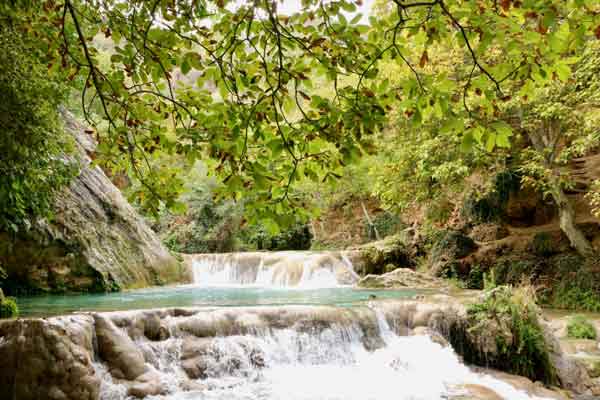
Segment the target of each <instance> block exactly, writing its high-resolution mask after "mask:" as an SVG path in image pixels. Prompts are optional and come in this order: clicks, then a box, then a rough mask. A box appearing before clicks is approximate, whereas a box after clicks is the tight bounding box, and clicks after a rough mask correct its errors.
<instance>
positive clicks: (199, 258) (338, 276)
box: [192, 251, 358, 289]
mask: <svg viewBox="0 0 600 400" xmlns="http://www.w3.org/2000/svg"><path fill="white" fill-rule="evenodd" d="M192 269H193V274H194V283H195V284H196V285H199V286H232V285H255V286H262V287H287V288H290V287H296V288H303V289H316V288H331V287H337V286H343V285H351V284H353V283H355V282H356V281H357V280H358V275H357V274H356V272H354V269H353V266H352V263H351V262H350V260H349V259H348V257H347V256H346V255H345V253H344V252H306V251H282V252H269V253H266V252H264V253H263V252H248V253H227V254H196V255H194V256H193V261H192Z"/></svg>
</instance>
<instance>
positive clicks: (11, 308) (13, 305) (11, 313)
mask: <svg viewBox="0 0 600 400" xmlns="http://www.w3.org/2000/svg"><path fill="white" fill-rule="evenodd" d="M18 315H19V307H18V306H17V300H16V299H15V298H13V297H3V298H2V299H0V318H15V317H17V316H18Z"/></svg>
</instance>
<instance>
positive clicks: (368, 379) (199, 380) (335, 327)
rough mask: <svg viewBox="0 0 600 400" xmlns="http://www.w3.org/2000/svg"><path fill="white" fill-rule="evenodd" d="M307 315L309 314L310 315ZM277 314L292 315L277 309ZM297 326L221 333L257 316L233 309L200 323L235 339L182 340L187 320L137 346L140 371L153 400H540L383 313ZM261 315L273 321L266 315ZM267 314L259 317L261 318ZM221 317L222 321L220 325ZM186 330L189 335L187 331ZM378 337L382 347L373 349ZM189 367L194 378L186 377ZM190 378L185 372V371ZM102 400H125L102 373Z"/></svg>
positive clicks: (343, 314)
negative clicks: (397, 326)
mask: <svg viewBox="0 0 600 400" xmlns="http://www.w3.org/2000/svg"><path fill="white" fill-rule="evenodd" d="M311 310H312V311H311ZM282 312H284V313H285V312H290V311H289V310H285V309H282ZM294 312H296V313H297V314H296V319H297V322H291V321H292V318H290V321H289V322H290V323H289V324H284V323H282V322H281V321H275V320H273V321H272V322H270V323H271V325H267V326H264V325H256V326H255V327H254V328H253V329H246V332H245V333H243V332H238V331H235V330H232V329H231V327H226V326H223V325H222V324H223V322H224V321H231V316H233V315H235V316H236V317H237V319H238V320H239V321H246V323H250V324H253V323H255V322H256V321H257V320H258V319H259V315H262V314H260V313H259V314H248V313H249V311H247V310H244V309H240V310H239V311H235V312H232V313H225V312H224V311H216V312H215V313H216V314H213V315H210V316H207V315H200V316H199V317H198V318H201V319H202V320H203V321H213V322H214V324H217V325H219V326H221V327H222V329H225V330H224V332H225V331H231V332H234V331H235V334H231V335H227V334H217V335H216V336H214V337H205V336H202V337H196V336H190V335H189V334H185V333H184V331H182V330H181V327H182V326H188V325H189V324H190V323H191V321H189V318H190V317H177V318H174V319H173V321H171V322H170V323H172V324H173V326H172V331H173V333H174V334H175V336H173V337H171V338H169V339H167V340H164V341H158V342H151V341H148V340H146V339H139V340H137V341H136V346H138V348H140V349H142V352H143V353H144V357H145V359H146V362H147V363H148V364H149V365H151V366H152V368H153V369H154V370H156V371H157V372H158V374H159V375H160V377H161V378H160V380H161V383H162V387H163V388H164V393H163V394H161V395H157V396H150V397H149V398H150V399H152V400H192V399H194V400H442V399H453V398H465V397H460V396H461V395H466V394H468V393H467V388H468V387H470V386H477V387H482V388H484V389H485V390H488V391H490V392H493V393H495V394H497V395H498V397H499V398H503V399H510V400H541V399H542V398H541V397H536V396H534V395H531V394H528V393H526V392H525V391H524V390H520V389H517V388H515V387H514V386H512V385H510V384H509V383H506V382H504V381H501V380H499V379H497V378H494V377H492V376H491V375H486V374H483V373H476V372H473V371H472V370H470V369H469V368H468V367H467V366H465V365H464V364H462V362H461V361H460V359H459V357H458V356H457V355H456V353H455V352H454V351H453V350H452V348H451V347H450V346H445V347H444V346H443V345H441V344H439V343H436V342H433V341H432V340H431V339H430V338H429V337H428V336H424V335H420V336H400V335H398V334H397V333H396V332H395V330H394V326H393V324H392V325H390V323H388V319H387V317H386V315H385V310H384V309H379V308H377V306H376V305H370V306H369V308H368V309H366V310H364V309H363V310H361V311H360V312H358V311H345V310H343V309H339V310H338V312H337V313H331V312H321V311H319V309H317V308H312V309H311V308H302V309H301V310H300V311H298V310H296V311H294ZM266 314H268V315H269V317H268V318H267V319H266V320H268V321H271V320H272V318H273V314H269V312H267V313H266ZM266 314H265V315H266ZM221 317H222V318H221ZM186 324H187V325H186ZM376 337H378V338H379V339H380V340H373V339H376ZM190 365H193V366H194V368H196V371H197V370H198V367H199V369H200V370H201V376H189V374H190V373H189V372H188V369H190V368H191V367H190ZM192 369H193V368H192ZM97 371H99V372H100V373H102V379H103V381H102V390H101V400H125V399H126V398H127V397H126V395H125V393H126V390H125V389H124V388H123V384H121V383H119V382H118V380H114V379H113V378H112V377H111V376H110V374H109V373H107V372H106V368H104V367H103V366H102V365H99V366H97Z"/></svg>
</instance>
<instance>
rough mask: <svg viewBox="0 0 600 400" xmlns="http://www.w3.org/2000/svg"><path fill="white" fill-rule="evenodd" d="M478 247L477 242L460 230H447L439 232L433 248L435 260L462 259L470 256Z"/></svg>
mask: <svg viewBox="0 0 600 400" xmlns="http://www.w3.org/2000/svg"><path fill="white" fill-rule="evenodd" d="M476 249H477V244H475V242H474V241H473V239H471V238H470V237H468V236H466V235H464V234H463V233H461V232H459V231H453V230H447V231H442V232H441V233H440V234H438V237H437V240H435V241H434V243H433V247H432V248H431V260H432V261H433V262H437V261H444V260H443V259H442V258H443V257H445V258H446V260H452V259H460V258H463V257H466V256H468V255H469V254H471V253H472V252H473V251H475V250H476Z"/></svg>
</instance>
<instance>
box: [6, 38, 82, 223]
mask: <svg viewBox="0 0 600 400" xmlns="http://www.w3.org/2000/svg"><path fill="white" fill-rule="evenodd" d="M0 93H2V100H0V132H1V134H0V231H4V232H13V233H15V232H17V231H20V230H23V229H28V228H29V227H30V226H31V225H32V224H33V222H34V221H35V219H36V218H38V217H46V216H49V215H50V214H51V210H52V198H53V196H54V193H55V192H56V189H57V188H60V187H61V186H63V185H64V184H66V183H67V182H68V180H69V179H70V177H72V176H73V175H74V173H75V172H76V168H75V166H74V164H73V163H72V162H70V161H69V160H68V159H67V158H66V156H65V153H66V152H67V151H68V149H69V147H70V143H69V141H68V140H67V139H66V138H65V137H64V136H63V134H62V126H61V124H60V123H59V119H58V114H57V112H58V106H59V104H60V102H61V100H62V96H61V91H60V86H59V84H58V83H57V82H56V81H53V80H51V79H48V76H47V74H46V68H45V65H40V63H39V61H38V59H36V58H35V47H33V46H32V45H31V43H28V42H26V41H24V40H22V38H21V36H20V35H19V34H18V32H15V31H14V30H12V29H10V27H4V28H0Z"/></svg>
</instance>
